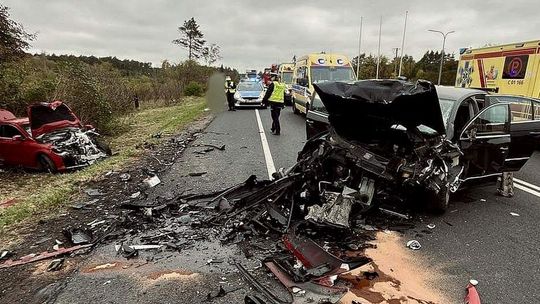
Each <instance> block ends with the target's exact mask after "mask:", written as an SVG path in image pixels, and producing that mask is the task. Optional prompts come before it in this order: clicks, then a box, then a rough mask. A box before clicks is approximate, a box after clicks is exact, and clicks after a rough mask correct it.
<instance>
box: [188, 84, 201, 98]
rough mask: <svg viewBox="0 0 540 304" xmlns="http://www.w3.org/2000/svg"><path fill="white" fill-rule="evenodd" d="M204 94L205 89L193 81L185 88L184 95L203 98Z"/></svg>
mask: <svg viewBox="0 0 540 304" xmlns="http://www.w3.org/2000/svg"><path fill="white" fill-rule="evenodd" d="M202 93H203V87H202V85H200V84H199V83H198V82H195V81H191V82H190V83H189V84H188V85H187V86H186V87H185V88H184V95H186V96H201V95H202Z"/></svg>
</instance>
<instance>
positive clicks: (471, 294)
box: [465, 280, 481, 304]
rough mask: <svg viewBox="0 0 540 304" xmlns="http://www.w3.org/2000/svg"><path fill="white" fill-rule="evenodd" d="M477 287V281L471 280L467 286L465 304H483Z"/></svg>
mask: <svg viewBox="0 0 540 304" xmlns="http://www.w3.org/2000/svg"><path fill="white" fill-rule="evenodd" d="M476 285H478V281H477V280H470V281H469V283H468V284H467V287H466V291H467V295H466V296H465V304H481V303H480V295H479V294H478V291H477V290H476Z"/></svg>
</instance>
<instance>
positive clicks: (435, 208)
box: [427, 186, 450, 214]
mask: <svg viewBox="0 0 540 304" xmlns="http://www.w3.org/2000/svg"><path fill="white" fill-rule="evenodd" d="M449 202H450V189H449V188H448V187H446V186H443V187H441V189H440V190H439V192H438V193H434V192H430V193H428V201H427V203H428V209H429V210H430V211H431V212H433V213H438V214H442V213H444V212H445V211H446V209H448V203H449Z"/></svg>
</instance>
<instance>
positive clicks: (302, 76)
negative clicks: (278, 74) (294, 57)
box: [296, 66, 307, 85]
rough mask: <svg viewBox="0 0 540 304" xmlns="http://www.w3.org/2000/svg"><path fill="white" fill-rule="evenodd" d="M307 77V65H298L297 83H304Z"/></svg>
mask: <svg viewBox="0 0 540 304" xmlns="http://www.w3.org/2000/svg"><path fill="white" fill-rule="evenodd" d="M306 77H307V75H306V67H305V66H301V67H298V69H296V83H297V84H300V85H301V84H303V81H305V78H306Z"/></svg>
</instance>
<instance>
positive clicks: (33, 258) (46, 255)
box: [0, 244, 93, 269]
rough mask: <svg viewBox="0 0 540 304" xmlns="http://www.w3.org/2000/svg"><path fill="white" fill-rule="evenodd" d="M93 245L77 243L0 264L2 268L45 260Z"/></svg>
mask: <svg viewBox="0 0 540 304" xmlns="http://www.w3.org/2000/svg"><path fill="white" fill-rule="evenodd" d="M91 246H93V244H86V245H77V246H73V247H69V248H60V249H59V250H56V251H53V252H42V253H41V254H29V255H26V256H23V257H21V258H20V259H19V260H11V259H9V260H6V261H5V262H4V263H2V264H0V269H2V268H8V267H13V266H19V265H24V264H28V263H33V262H37V261H41V260H45V259H48V258H52V257H57V256H60V255H64V254H67V253H72V252H75V251H77V250H81V249H85V248H89V247H91Z"/></svg>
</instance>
